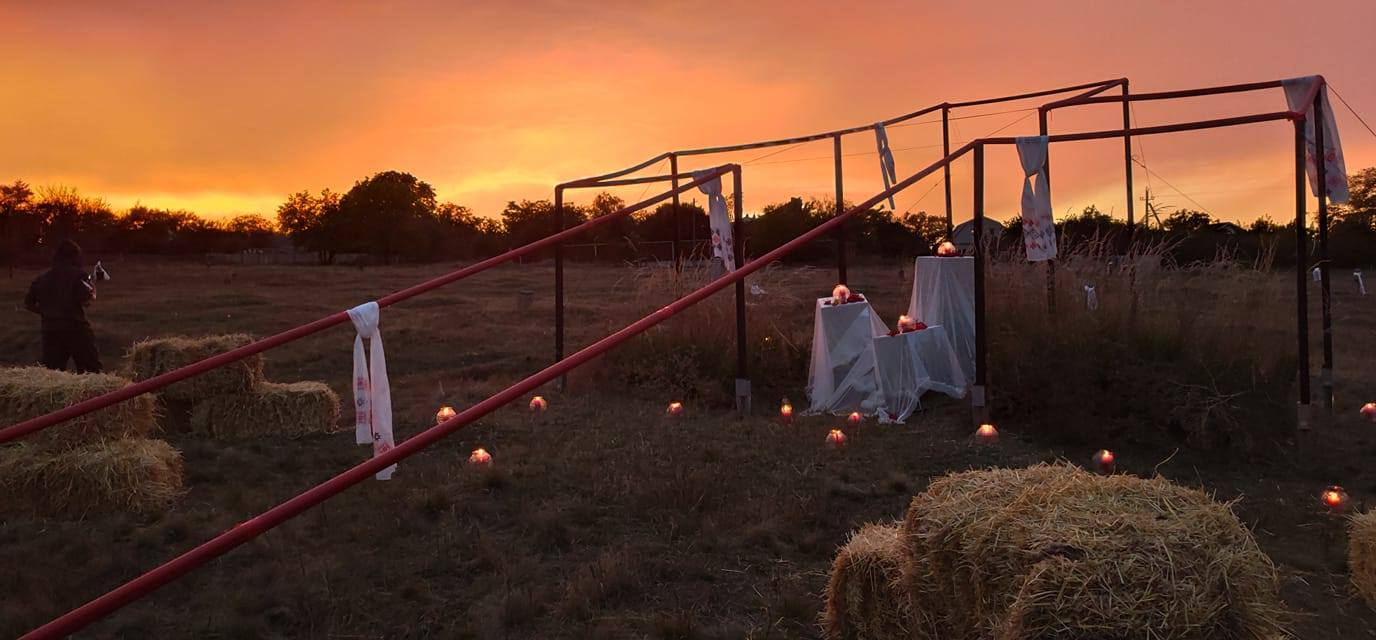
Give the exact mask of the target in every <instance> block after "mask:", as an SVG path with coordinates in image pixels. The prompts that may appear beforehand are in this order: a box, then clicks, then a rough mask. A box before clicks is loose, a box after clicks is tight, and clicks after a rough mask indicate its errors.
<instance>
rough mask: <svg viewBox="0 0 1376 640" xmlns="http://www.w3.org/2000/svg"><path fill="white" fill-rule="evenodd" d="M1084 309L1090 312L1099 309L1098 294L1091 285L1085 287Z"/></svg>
mask: <svg viewBox="0 0 1376 640" xmlns="http://www.w3.org/2000/svg"><path fill="white" fill-rule="evenodd" d="M1085 308H1086V309H1089V310H1090V311H1097V310H1098V309H1099V292H1098V291H1097V290H1095V288H1094V285H1092V284H1087V285H1085Z"/></svg>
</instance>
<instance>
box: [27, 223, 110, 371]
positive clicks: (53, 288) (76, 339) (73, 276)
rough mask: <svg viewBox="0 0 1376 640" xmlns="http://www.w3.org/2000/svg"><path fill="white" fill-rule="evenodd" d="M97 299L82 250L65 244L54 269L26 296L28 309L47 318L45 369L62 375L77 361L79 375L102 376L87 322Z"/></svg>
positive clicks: (44, 325) (44, 322) (35, 282)
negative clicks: (93, 374) (59, 372)
mask: <svg viewBox="0 0 1376 640" xmlns="http://www.w3.org/2000/svg"><path fill="white" fill-rule="evenodd" d="M95 299H96V287H95V285H94V284H92V283H91V276H90V274H87V273H86V271H85V270H84V269H83V268H82V264H81V247H80V246H77V244H76V243H75V242H72V241H71V240H63V241H62V243H61V244H59V245H57V252H56V253H55V254H54V255H53V266H52V268H51V269H48V270H47V271H44V272H43V273H42V274H40V275H39V276H38V277H37V278H34V280H33V284H30V285H29V292H28V294H27V295H25V296H24V308H26V309H28V310H29V311H32V312H34V313H36V314H38V315H39V316H40V317H42V318H43V320H42V334H43V366H45V367H47V368H49V369H57V370H59V371H60V370H64V369H66V368H67V361H68V360H73V361H75V363H76V372H77V373H99V372H100V369H101V367H100V353H99V352H98V351H96V340H95V333H93V332H92V331H91V323H89V322H87V321H86V305H89V304H91V301H92V300H95Z"/></svg>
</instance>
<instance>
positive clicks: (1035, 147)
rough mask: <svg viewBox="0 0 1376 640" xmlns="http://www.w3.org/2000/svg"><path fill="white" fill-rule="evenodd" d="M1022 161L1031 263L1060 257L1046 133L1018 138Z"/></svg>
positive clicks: (1025, 232)
mask: <svg viewBox="0 0 1376 640" xmlns="http://www.w3.org/2000/svg"><path fill="white" fill-rule="evenodd" d="M1017 142H1018V160H1020V161H1021V162H1022V172H1023V181H1022V241H1023V245H1024V246H1026V248H1027V260H1028V261H1029V262H1041V261H1043V260H1051V259H1053V258H1055V257H1056V223H1055V221H1054V220H1052V219H1051V187H1050V185H1049V184H1047V183H1048V179H1047V177H1046V152H1047V142H1046V136H1023V137H1020V138H1018V139H1017Z"/></svg>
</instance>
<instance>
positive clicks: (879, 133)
mask: <svg viewBox="0 0 1376 640" xmlns="http://www.w3.org/2000/svg"><path fill="white" fill-rule="evenodd" d="M874 144H875V145H876V146H878V147H879V175H881V176H883V177H884V190H885V191H888V190H889V189H890V188H892V187H893V185H895V184H898V173H897V172H896V171H895V170H894V165H893V150H892V149H889V134H888V132H886V131H884V123H882V122H876V123H874ZM837 204H840V203H837ZM889 208H890V209H894V210H897V209H898V207H897V206H895V205H894V203H893V196H892V195H890V196H889Z"/></svg>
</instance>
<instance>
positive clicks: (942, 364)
mask: <svg viewBox="0 0 1376 640" xmlns="http://www.w3.org/2000/svg"><path fill="white" fill-rule="evenodd" d="M874 356H875V365H876V371H877V373H878V375H879V390H880V398H881V399H880V411H879V421H880V422H886V423H887V422H895V423H900V424H901V423H902V422H903V421H904V420H907V419H908V416H910V415H912V414H913V412H914V411H917V410H918V409H919V408H921V407H922V403H921V401H920V399H921V397H922V394H924V393H926V392H928V391H936V392H939V393H944V394H946V395H948V396H951V397H952V398H963V397H965V384H966V383H965V374H964V373H963V372H962V369H961V366H960V359H959V358H958V357H957V356H956V350H955V348H954V347H952V346H951V339H950V337H949V335H948V334H947V333H946V328H945V327H942V326H940V325H935V326H929V327H927V328H926V329H922V330H920V331H909V332H908V333H900V334H898V335H895V336H879V337H878V338H875V339H874Z"/></svg>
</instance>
